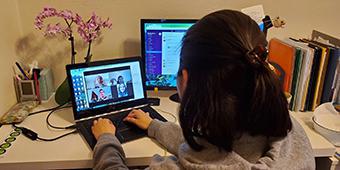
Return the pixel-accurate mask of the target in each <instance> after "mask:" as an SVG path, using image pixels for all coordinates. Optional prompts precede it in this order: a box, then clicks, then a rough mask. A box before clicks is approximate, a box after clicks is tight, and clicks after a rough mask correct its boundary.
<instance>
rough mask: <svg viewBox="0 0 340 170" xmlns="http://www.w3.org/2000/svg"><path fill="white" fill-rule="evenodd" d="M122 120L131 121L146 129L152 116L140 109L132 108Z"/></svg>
mask: <svg viewBox="0 0 340 170" xmlns="http://www.w3.org/2000/svg"><path fill="white" fill-rule="evenodd" d="M124 121H127V122H130V123H133V124H135V125H137V126H138V127H139V128H141V129H143V130H146V129H148V128H149V126H150V123H151V121H152V118H151V117H150V116H149V113H145V112H143V111H142V110H140V109H138V110H132V111H131V112H130V113H129V114H128V115H127V116H126V117H125V118H124Z"/></svg>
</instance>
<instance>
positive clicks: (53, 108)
mask: <svg viewBox="0 0 340 170" xmlns="http://www.w3.org/2000/svg"><path fill="white" fill-rule="evenodd" d="M62 106H63V105H59V106H56V107H52V108H49V109H44V110H39V111H36V112H32V113H29V114H28V116H32V115H35V114H38V113H43V112H48V111H51V110H55V109H58V108H60V107H62Z"/></svg>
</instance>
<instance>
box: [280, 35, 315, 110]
mask: <svg viewBox="0 0 340 170" xmlns="http://www.w3.org/2000/svg"><path fill="white" fill-rule="evenodd" d="M285 42H287V43H288V44H291V45H293V46H295V47H299V48H300V49H301V50H302V58H301V66H300V70H299V72H298V77H297V79H298V80H297V85H296V92H295V96H296V98H295V102H294V107H293V109H292V110H294V111H303V110H304V105H305V101H306V96H307V89H308V82H309V78H310V73H311V68H312V64H313V57H314V49H313V48H311V47H309V46H308V43H305V42H301V41H299V40H297V39H294V38H289V39H285Z"/></svg>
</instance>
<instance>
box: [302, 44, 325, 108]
mask: <svg viewBox="0 0 340 170" xmlns="http://www.w3.org/2000/svg"><path fill="white" fill-rule="evenodd" d="M305 41H307V42H308V43H309V44H311V45H314V46H317V47H319V48H320V49H321V55H320V65H319V70H318V72H317V74H316V76H317V77H316V84H315V91H314V93H315V94H314V97H313V99H312V104H311V111H314V109H315V108H316V107H317V106H319V105H320V101H321V95H322V90H323V84H324V79H325V75H326V70H327V64H328V58H329V49H328V46H327V45H324V44H320V43H317V42H315V41H310V40H306V39H305Z"/></svg>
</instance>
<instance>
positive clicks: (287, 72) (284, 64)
mask: <svg viewBox="0 0 340 170" xmlns="http://www.w3.org/2000/svg"><path fill="white" fill-rule="evenodd" d="M268 50H269V53H268V60H269V62H270V63H274V67H275V65H276V64H277V65H278V66H280V67H281V68H280V69H278V70H283V72H284V77H283V80H282V82H281V83H282V89H283V90H284V91H286V92H290V91H291V85H292V74H293V70H294V61H295V48H294V47H293V46H291V45H288V44H287V43H284V42H283V41H281V40H279V39H277V38H273V39H271V40H270V41H269V48H268Z"/></svg>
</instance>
